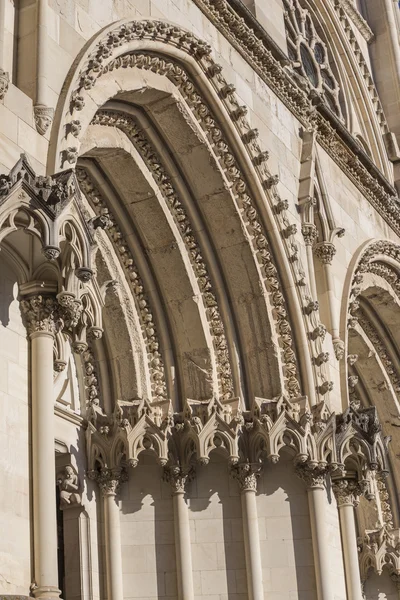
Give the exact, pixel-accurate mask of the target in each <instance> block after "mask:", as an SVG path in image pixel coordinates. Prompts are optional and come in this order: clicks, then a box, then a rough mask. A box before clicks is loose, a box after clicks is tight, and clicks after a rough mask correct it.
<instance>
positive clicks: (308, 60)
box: [283, 0, 343, 120]
mask: <svg viewBox="0 0 400 600" xmlns="http://www.w3.org/2000/svg"><path fill="white" fill-rule="evenodd" d="M283 3H284V8H285V13H284V16H285V28H286V40H287V46H288V54H289V58H290V60H291V62H292V68H293V70H294V72H295V73H296V74H297V75H300V76H302V78H303V81H302V83H303V86H304V83H305V82H306V85H307V84H308V87H309V88H310V89H311V90H314V92H315V94H316V95H317V96H319V98H321V100H322V101H323V102H324V103H325V104H326V105H327V106H328V107H329V108H330V109H331V110H332V112H333V113H335V114H336V116H337V117H339V118H340V119H341V120H343V114H342V110H341V107H340V99H339V94H340V87H339V84H338V82H337V79H336V77H335V76H334V74H333V72H332V69H331V66H330V62H331V60H332V57H331V53H330V52H329V48H328V46H327V45H326V43H325V42H324V41H323V40H322V39H321V37H320V36H319V35H318V32H317V30H316V27H315V25H314V22H313V19H312V17H311V15H310V12H309V11H308V10H307V9H305V8H302V6H301V5H300V3H299V1H298V0H283Z"/></svg>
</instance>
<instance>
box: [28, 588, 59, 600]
mask: <svg viewBox="0 0 400 600" xmlns="http://www.w3.org/2000/svg"><path fill="white" fill-rule="evenodd" d="M32 594H33V596H34V597H35V599H36V600H38V599H40V600H60V594H61V590H59V589H58V588H56V587H52V586H41V587H37V588H35V589H34V590H32Z"/></svg>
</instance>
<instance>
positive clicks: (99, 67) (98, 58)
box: [62, 21, 328, 397]
mask: <svg viewBox="0 0 400 600" xmlns="http://www.w3.org/2000/svg"><path fill="white" fill-rule="evenodd" d="M154 36H156V37H160V38H161V39H162V40H163V41H168V40H169V41H170V42H171V43H172V41H171V40H174V43H175V44H176V43H178V44H179V46H180V47H182V48H183V49H185V50H189V49H190V50H191V52H192V53H193V54H194V55H195V56H204V55H206V54H207V55H208V54H209V52H210V48H209V47H208V46H207V45H205V44H204V43H202V42H200V41H198V40H196V38H194V37H193V36H192V35H191V34H189V33H187V32H183V31H182V30H179V29H178V28H174V27H171V26H169V25H166V24H165V23H162V22H155V21H154V22H153V21H144V22H133V23H130V24H125V25H121V26H120V27H118V28H117V29H115V31H113V32H111V33H110V34H109V35H108V37H107V38H105V39H104V40H102V41H100V42H99V44H98V45H97V48H96V50H95V51H94V52H93V54H92V58H89V61H88V65H89V66H88V67H87V68H86V69H85V70H84V71H83V72H81V73H80V75H79V86H78V87H77V88H75V91H74V92H73V93H72V100H71V115H72V117H73V122H74V124H76V123H77V116H78V115H77V112H79V111H80V110H82V109H83V107H84V103H85V98H84V94H85V91H86V90H90V89H91V88H92V87H93V86H94V85H95V83H96V81H97V79H98V78H99V77H100V76H101V75H103V74H105V73H107V72H110V71H113V70H115V69H118V68H128V67H131V68H132V67H137V68H141V69H148V70H152V71H154V72H156V73H158V74H162V75H166V76H167V77H168V78H169V79H170V80H171V81H173V83H174V84H175V85H177V86H178V87H179V89H180V91H181V93H182V95H183V97H184V98H185V100H186V101H187V102H188V104H189V105H190V106H191V107H192V108H193V111H194V115H195V117H196V118H197V119H198V121H199V124H200V126H201V127H202V128H203V129H204V130H205V133H206V135H207V137H208V139H209V140H210V143H211V144H212V146H213V147H214V149H215V150H216V151H217V153H218V154H219V156H220V157H221V159H222V161H223V165H224V171H225V174H226V175H227V177H228V179H229V180H230V181H231V183H232V189H233V190H234V191H235V193H236V197H237V198H238V202H239V207H240V210H241V212H242V214H243V216H246V217H247V218H248V225H249V226H250V227H251V229H252V230H253V232H254V240H255V242H254V243H255V250H256V252H257V254H258V256H259V258H260V262H261V263H262V265H263V266H264V272H265V273H266V278H267V287H268V290H269V291H270V295H271V298H272V303H273V305H274V307H275V314H276V318H277V329H278V335H279V338H280V340H281V344H282V352H283V357H284V363H285V376H286V379H287V389H288V391H289V394H290V395H291V397H296V396H298V395H299V393H300V384H299V381H298V375H297V365H296V356H295V352H294V349H293V348H294V344H293V338H292V335H291V328H290V324H289V320H288V316H287V310H286V308H285V300H284V296H283V294H282V292H281V289H280V288H281V286H280V282H279V279H278V272H277V270H276V267H275V266H274V264H273V260H272V254H271V252H270V250H269V248H268V243H267V239H266V237H265V235H264V234H263V227H262V225H261V223H260V221H259V218H258V214H257V212H256V209H255V208H254V206H253V203H252V201H251V198H250V196H249V195H248V193H247V186H246V183H245V181H244V178H243V176H242V174H241V173H240V171H239V169H238V167H237V164H236V161H235V158H234V156H233V154H232V153H231V152H230V149H229V146H228V145H227V143H226V142H225V140H224V139H223V135H222V131H221V130H220V129H219V127H218V126H217V123H216V122H215V120H214V119H213V117H212V115H211V112H210V110H209V108H208V107H207V105H206V104H205V103H204V102H203V99H202V98H201V97H200V95H199V94H198V93H197V91H196V88H195V86H194V84H193V83H192V81H190V79H189V77H188V76H187V74H186V73H185V71H184V70H183V69H182V67H180V66H178V65H177V64H174V63H173V62H171V61H169V60H164V59H162V58H159V57H158V56H154V55H146V54H131V53H129V54H124V55H122V56H119V57H118V58H115V59H112V60H108V61H107V60H106V59H108V58H112V54H113V49H114V48H117V49H118V47H119V46H120V45H122V43H123V42H125V41H127V40H130V39H135V38H137V37H140V38H142V37H151V38H152V39H154ZM203 67H204V70H205V71H206V73H208V75H209V76H210V77H211V78H213V77H217V78H218V88H219V89H220V95H221V96H222V97H223V98H224V99H225V100H226V102H229V105H230V106H231V109H230V110H231V111H232V112H236V117H235V119H236V122H237V124H238V125H239V124H240V125H241V127H240V129H241V135H242V138H243V141H244V142H245V143H246V144H247V146H248V148H249V150H250V149H251V150H252V154H253V155H254V157H255V158H254V162H255V163H256V165H257V166H258V167H260V168H261V165H263V163H264V161H265V160H266V158H267V155H266V153H262V152H261V150H260V148H259V146H258V144H257V143H256V142H255V139H256V137H257V134H258V132H257V131H256V130H251V129H250V128H249V126H248V124H247V122H246V121H245V120H244V117H243V114H244V112H245V111H243V110H242V107H240V106H239V104H238V102H237V100H236V98H235V97H234V94H233V92H234V90H233V88H232V87H231V86H229V85H228V84H227V83H226V81H225V80H224V79H223V78H222V76H220V71H221V69H220V67H219V66H218V65H215V63H213V62H212V61H211V59H208V60H207V61H206V64H204V65H203ZM232 106H233V107H234V110H233V108H232ZM68 129H69V128H68V127H67V131H68ZM78 129H79V128H78ZM76 135H77V137H79V132H78V131H77V133H76ZM67 151H68V149H67ZM65 152H66V151H64V150H63V151H62V156H64V155H65ZM77 154H78V150H77V148H76V147H74V155H75V157H76V156H77ZM262 176H263V179H264V177H266V179H265V182H264V185H265V186H266V187H267V188H271V187H272V186H273V185H275V184H276V183H277V180H276V178H274V177H271V176H270V174H269V173H268V171H267V170H266V169H265V170H263V171H262ZM276 195H277V194H276ZM286 208H287V206H286V204H285V202H282V201H280V199H279V201H278V208H277V213H278V214H280V213H282V212H283V211H285V210H286ZM281 219H282V221H283V224H284V228H285V229H284V237H285V239H287V243H288V245H290V243H291V242H290V239H289V238H291V236H293V235H294V234H295V232H296V226H295V225H292V224H290V223H289V222H288V219H287V217H286V216H285V214H283V215H281ZM291 245H292V252H291V254H292V262H293V263H297V262H298V248H297V246H296V245H295V244H294V243H292V244H291ZM299 279H300V281H301V283H300V286H304V285H305V281H304V280H305V274H304V271H303V270H302V269H301V272H300V275H299ZM307 304H308V303H307ZM325 379H326V377H324V376H322V380H323V381H324V380H325ZM326 391H328V390H326Z"/></svg>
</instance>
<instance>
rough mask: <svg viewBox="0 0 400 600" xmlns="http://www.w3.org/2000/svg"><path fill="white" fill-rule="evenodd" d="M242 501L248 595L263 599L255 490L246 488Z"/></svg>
mask: <svg viewBox="0 0 400 600" xmlns="http://www.w3.org/2000/svg"><path fill="white" fill-rule="evenodd" d="M241 501H242V519H243V532H244V546H245V553H246V571H247V588H248V596H249V600H262V599H263V598H264V591H263V579H262V566H261V551H260V535H259V530H258V517H257V505H256V492H255V490H251V489H244V490H243V491H242V493H241Z"/></svg>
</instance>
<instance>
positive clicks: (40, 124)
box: [33, 104, 54, 135]
mask: <svg viewBox="0 0 400 600" xmlns="http://www.w3.org/2000/svg"><path fill="white" fill-rule="evenodd" d="M33 114H34V117H35V125H36V129H37V131H38V132H39V133H40V135H44V134H45V133H46V131H47V130H48V128H49V127H50V125H51V124H52V122H53V117H54V108H50V107H49V106H45V105H44V104H36V105H35V106H34V107H33Z"/></svg>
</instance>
